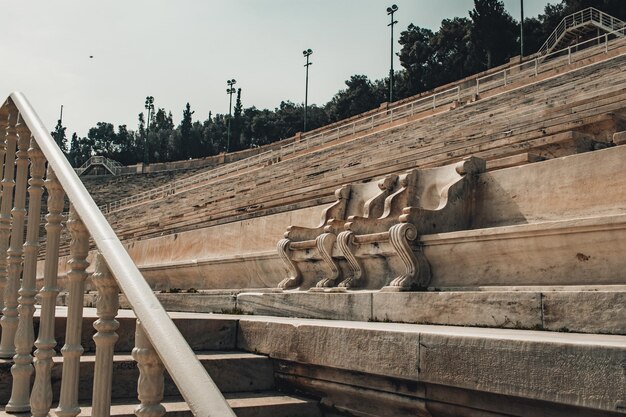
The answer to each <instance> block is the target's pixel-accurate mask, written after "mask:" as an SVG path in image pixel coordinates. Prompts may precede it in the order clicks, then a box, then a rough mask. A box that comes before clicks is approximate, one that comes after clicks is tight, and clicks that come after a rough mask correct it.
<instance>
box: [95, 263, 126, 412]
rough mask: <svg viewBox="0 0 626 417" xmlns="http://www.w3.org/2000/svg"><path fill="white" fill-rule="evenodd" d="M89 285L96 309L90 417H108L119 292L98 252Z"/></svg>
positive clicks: (116, 336) (117, 324) (117, 325)
mask: <svg viewBox="0 0 626 417" xmlns="http://www.w3.org/2000/svg"><path fill="white" fill-rule="evenodd" d="M91 282H92V283H93V284H94V285H95V286H96V288H97V290H98V298H97V299H96V309H97V315H98V320H96V321H95V322H94V324H93V327H94V329H96V331H97V333H96V334H95V335H94V336H93V340H94V342H95V343H96V363H95V365H94V374H93V395H92V397H91V398H92V412H91V415H92V417H109V415H110V407H111V388H112V380H113V353H114V352H113V349H114V346H115V343H116V342H117V340H118V339H119V336H118V334H117V333H116V332H115V331H116V330H117V329H118V328H119V326H120V324H119V322H118V321H117V320H116V319H115V317H116V316H117V310H118V308H119V305H120V303H119V289H118V287H117V283H116V282H115V278H113V275H111V272H110V271H109V268H108V267H107V265H106V261H105V260H104V257H103V256H102V254H101V253H100V252H98V254H97V255H96V262H95V266H94V273H93V275H92V276H91Z"/></svg>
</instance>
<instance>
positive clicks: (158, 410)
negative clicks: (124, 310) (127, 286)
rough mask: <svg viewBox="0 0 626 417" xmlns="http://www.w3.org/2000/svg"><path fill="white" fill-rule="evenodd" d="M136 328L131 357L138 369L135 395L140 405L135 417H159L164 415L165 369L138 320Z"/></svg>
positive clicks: (136, 409)
mask: <svg viewBox="0 0 626 417" xmlns="http://www.w3.org/2000/svg"><path fill="white" fill-rule="evenodd" d="M136 326H137V327H136V328H135V347H134V348H133V352H132V355H133V359H134V360H135V361H136V362H137V367H138V368H139V381H138V383H137V394H138V398H139V401H141V404H139V405H138V406H137V407H136V408H135V415H136V416H137V417H161V416H163V415H164V414H165V407H163V404H161V401H162V400H163V389H164V378H163V373H164V370H165V367H164V366H163V363H162V362H161V359H160V358H159V355H157V353H156V351H155V350H154V348H153V347H152V344H151V343H150V340H148V336H147V335H146V332H145V331H144V328H143V326H142V324H141V322H140V321H139V320H137V325H136Z"/></svg>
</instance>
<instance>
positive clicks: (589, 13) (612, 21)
mask: <svg viewBox="0 0 626 417" xmlns="http://www.w3.org/2000/svg"><path fill="white" fill-rule="evenodd" d="M589 22H596V23H598V24H599V25H601V26H604V27H605V28H607V29H608V31H615V30H618V29H621V28H623V27H624V25H625V23H624V22H623V21H621V20H620V19H617V18H615V17H613V16H611V15H609V14H607V13H604V12H603V11H601V10H598V9H596V8H595V7H588V8H586V9H583V10H579V11H577V12H575V13H572V14H571V15H569V16H565V17H564V18H563V20H561V22H560V23H559V24H558V25H557V27H556V28H555V29H554V31H552V33H551V34H550V36H548V39H546V41H545V42H544V43H543V45H541V48H539V52H538V53H539V55H545V54H547V53H548V52H549V51H550V49H551V48H553V47H554V46H555V45H556V44H558V42H559V41H560V40H561V39H562V37H563V36H564V35H565V32H567V30H568V29H572V28H574V27H577V26H582V25H584V24H586V23H589Z"/></svg>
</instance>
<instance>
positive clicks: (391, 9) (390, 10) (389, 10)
mask: <svg viewBox="0 0 626 417" xmlns="http://www.w3.org/2000/svg"><path fill="white" fill-rule="evenodd" d="M397 11H398V6H396V5H395V4H394V5H392V6H391V7H387V14H388V15H389V16H391V23H389V24H388V25H387V26H389V27H391V67H390V69H389V102H390V103H391V102H392V101H393V25H395V24H396V23H398V21H397V20H393V14H394V13H395V12H397Z"/></svg>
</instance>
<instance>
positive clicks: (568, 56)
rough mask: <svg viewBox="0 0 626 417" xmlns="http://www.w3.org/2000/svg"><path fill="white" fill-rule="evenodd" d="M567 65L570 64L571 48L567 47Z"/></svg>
mask: <svg viewBox="0 0 626 417" xmlns="http://www.w3.org/2000/svg"><path fill="white" fill-rule="evenodd" d="M567 63H568V64H571V63H572V47H571V46H568V47H567Z"/></svg>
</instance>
